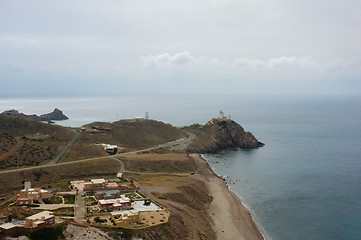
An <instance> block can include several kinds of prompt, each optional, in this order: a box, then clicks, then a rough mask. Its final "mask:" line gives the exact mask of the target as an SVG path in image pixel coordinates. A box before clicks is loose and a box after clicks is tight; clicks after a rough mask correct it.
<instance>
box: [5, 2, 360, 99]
mask: <svg viewBox="0 0 361 240" xmlns="http://www.w3.org/2000/svg"><path fill="white" fill-rule="evenodd" d="M360 13H361V1H360V0H344V1H339V0H337V1H336V0H317V1H314V0H313V1H311V0H192V1H185V0H139V1H138V0H132V1H126V0H61V1H59V0H52V1H48V0H26V1H25V0H23V1H20V0H11V1H7V0H0V83H1V87H0V97H32V96H88V95H99V96H107V95H152V94H154V95H195V94H200V95H202V94H204V95H212V94H233V95H262V94H267V95H270V94H271V95H361V14H360Z"/></svg>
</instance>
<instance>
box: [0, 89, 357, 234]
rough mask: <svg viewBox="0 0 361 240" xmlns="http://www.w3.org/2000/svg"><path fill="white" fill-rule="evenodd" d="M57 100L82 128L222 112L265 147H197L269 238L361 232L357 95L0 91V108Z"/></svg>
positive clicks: (194, 118) (46, 108)
mask: <svg viewBox="0 0 361 240" xmlns="http://www.w3.org/2000/svg"><path fill="white" fill-rule="evenodd" d="M54 108H59V109H60V110H62V111H63V113H64V114H65V115H67V116H68V117H69V120H66V121H62V122H57V124H60V125H63V126H73V127H79V126H82V125H83V124H86V123H90V122H94V121H107V122H112V121H116V120H118V119H131V118H134V117H143V116H145V114H146V112H147V113H148V115H149V118H151V119H155V120H159V121H164V122H166V123H171V124H173V125H174V126H179V127H181V126H186V125H191V124H193V123H200V124H205V123H206V122H207V121H208V120H210V119H211V118H213V117H217V116H218V115H219V112H220V110H222V111H223V112H224V113H225V115H226V116H228V117H230V118H231V119H232V120H234V121H236V122H238V123H239V124H241V125H242V126H243V127H244V128H245V130H246V131H250V132H252V133H253V134H254V135H255V136H256V137H257V138H258V140H259V141H261V142H263V143H265V146H264V147H262V148H259V149H239V148H236V149H230V150H228V151H225V152H221V153H218V154H204V155H203V157H204V158H205V159H206V160H207V161H208V163H209V165H210V166H211V168H212V169H213V171H214V172H215V173H216V174H218V175H220V176H222V177H223V178H224V179H225V181H226V182H227V184H228V186H229V188H230V189H231V190H232V191H233V192H234V193H235V194H236V195H237V196H239V197H240V199H241V200H242V202H243V203H244V205H245V206H246V207H247V208H248V209H249V210H250V212H251V214H252V216H253V218H254V220H255V221H256V223H257V224H258V225H259V227H260V229H262V231H263V233H264V235H265V238H267V239H274V240H278V239H282V240H292V239H294V240H305V239H335V240H340V239H347V240H353V239H355V240H356V239H361V97H360V96H277V97H275V96H236V95H232V96H142V97H137V96H113V97H88V98H85V97H82V98H23V99H21V98H2V99H1V98H0V112H2V111H5V110H9V109H17V110H19V111H21V112H24V113H26V114H34V113H35V114H38V115H39V114H43V113H48V112H51V111H53V109H54Z"/></svg>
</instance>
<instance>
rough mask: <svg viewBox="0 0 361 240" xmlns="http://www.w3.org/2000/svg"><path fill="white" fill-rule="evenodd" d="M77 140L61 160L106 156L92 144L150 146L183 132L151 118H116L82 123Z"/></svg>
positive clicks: (121, 147) (123, 148)
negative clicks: (117, 119)
mask: <svg viewBox="0 0 361 240" xmlns="http://www.w3.org/2000/svg"><path fill="white" fill-rule="evenodd" d="M81 130H82V133H81V135H80V137H79V139H78V140H77V141H76V142H75V143H74V144H73V145H72V147H71V148H70V151H69V152H68V153H67V155H66V156H65V157H64V158H63V159H62V161H73V160H77V159H82V158H90V157H98V156H102V155H103V156H104V155H108V154H106V153H105V151H103V149H102V147H100V146H95V143H107V144H112V145H117V146H118V147H119V149H118V150H119V151H131V150H137V149H144V148H148V147H154V146H157V145H159V144H163V143H166V142H170V141H173V140H176V139H179V138H183V137H186V136H187V134H186V133H185V132H183V131H182V130H180V129H178V128H176V127H173V126H172V125H170V124H166V123H163V122H159V121H155V120H145V119H143V120H138V121H137V120H133V119H132V120H120V121H116V122H113V123H109V122H93V123H90V124H86V125H84V126H83V127H82V128H81Z"/></svg>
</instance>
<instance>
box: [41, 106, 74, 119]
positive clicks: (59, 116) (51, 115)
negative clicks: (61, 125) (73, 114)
mask: <svg viewBox="0 0 361 240" xmlns="http://www.w3.org/2000/svg"><path fill="white" fill-rule="evenodd" d="M40 119H41V120H42V121H52V120H54V121H62V120H67V119H69V118H68V117H67V116H65V115H64V114H63V112H62V111H60V110H59V109H57V108H55V109H54V111H52V112H51V113H47V114H43V115H40Z"/></svg>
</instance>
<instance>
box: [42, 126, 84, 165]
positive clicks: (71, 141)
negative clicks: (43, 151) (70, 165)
mask: <svg viewBox="0 0 361 240" xmlns="http://www.w3.org/2000/svg"><path fill="white" fill-rule="evenodd" d="M73 131H74V132H75V136H74V138H73V139H72V140H70V142H68V143H67V144H66V145H65V147H63V149H62V150H61V152H60V153H59V154H58V156H56V158H54V159H53V160H51V161H50V162H48V163H46V164H44V165H46V166H49V165H54V164H56V163H57V162H58V161H59V160H60V158H61V157H62V156H63V155H64V153H65V152H66V151H68V149H69V148H70V146H71V145H72V144H73V143H74V142H75V140H77V139H78V137H79V135H80V134H79V132H78V131H76V130H73Z"/></svg>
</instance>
